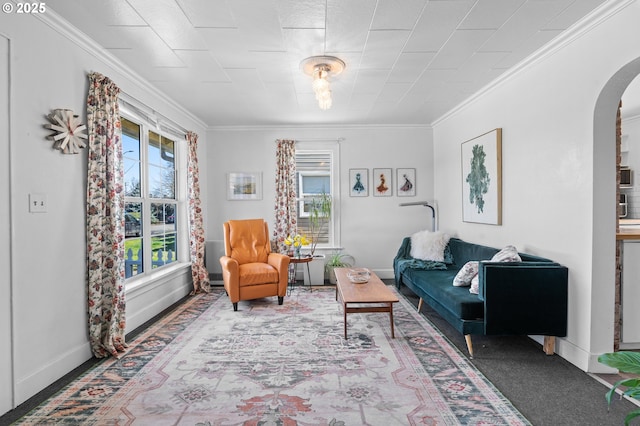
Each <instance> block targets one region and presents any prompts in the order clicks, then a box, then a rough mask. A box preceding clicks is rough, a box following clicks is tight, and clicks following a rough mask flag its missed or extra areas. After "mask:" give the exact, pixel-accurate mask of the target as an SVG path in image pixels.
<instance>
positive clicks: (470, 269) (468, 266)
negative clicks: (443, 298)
mask: <svg viewBox="0 0 640 426" xmlns="http://www.w3.org/2000/svg"><path fill="white" fill-rule="evenodd" d="M476 275H478V261H477V260H470V261H468V262H467V263H465V264H464V266H463V267H462V268H460V270H459V271H458V273H457V274H456V276H455V278H454V279H453V285H454V287H466V286H468V285H471V280H472V279H473V277H475V276H476Z"/></svg>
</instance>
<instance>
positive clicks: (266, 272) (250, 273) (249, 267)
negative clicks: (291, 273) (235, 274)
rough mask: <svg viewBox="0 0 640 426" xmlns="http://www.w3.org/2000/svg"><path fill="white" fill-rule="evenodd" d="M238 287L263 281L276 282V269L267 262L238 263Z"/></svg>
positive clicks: (262, 282)
mask: <svg viewBox="0 0 640 426" xmlns="http://www.w3.org/2000/svg"><path fill="white" fill-rule="evenodd" d="M238 269H239V273H240V283H239V284H240V287H244V286H247V285H255V284H264V283H277V282H278V279H279V275H278V270H277V269H276V268H274V267H273V266H271V265H269V264H268V263H258V262H253V263H244V264H242V265H240V267H239V268H238Z"/></svg>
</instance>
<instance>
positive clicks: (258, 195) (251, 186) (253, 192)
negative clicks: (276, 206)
mask: <svg viewBox="0 0 640 426" xmlns="http://www.w3.org/2000/svg"><path fill="white" fill-rule="evenodd" d="M227 200H262V173H260V172H230V173H227Z"/></svg>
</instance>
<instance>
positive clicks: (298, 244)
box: [284, 234, 309, 259]
mask: <svg viewBox="0 0 640 426" xmlns="http://www.w3.org/2000/svg"><path fill="white" fill-rule="evenodd" d="M284 243H285V244H286V245H287V246H289V247H291V248H292V249H293V255H294V256H295V257H296V258H298V259H300V249H302V246H306V245H308V244H309V240H308V239H307V237H305V236H304V235H300V234H296V235H294V236H291V235H289V236H288V237H287V238H285V240H284Z"/></svg>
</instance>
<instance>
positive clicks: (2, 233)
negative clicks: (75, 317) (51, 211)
mask: <svg viewBox="0 0 640 426" xmlns="http://www.w3.org/2000/svg"><path fill="white" fill-rule="evenodd" d="M0 99H1V100H2V101H1V103H0V170H1V171H2V172H1V174H0V342H5V343H4V344H3V345H0V377H6V378H7V379H8V380H7V382H6V384H5V383H4V381H3V383H2V386H0V413H4V412H6V411H8V410H9V409H11V408H12V405H11V398H12V389H11V386H7V385H8V384H9V383H11V381H10V378H11V349H12V347H11V287H10V285H9V284H10V283H11V221H10V219H9V215H10V211H11V210H10V200H11V195H10V187H9V179H10V177H11V176H10V174H9V170H10V164H9V102H8V100H9V40H8V39H6V38H5V37H2V35H0ZM7 343H8V344H7Z"/></svg>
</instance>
